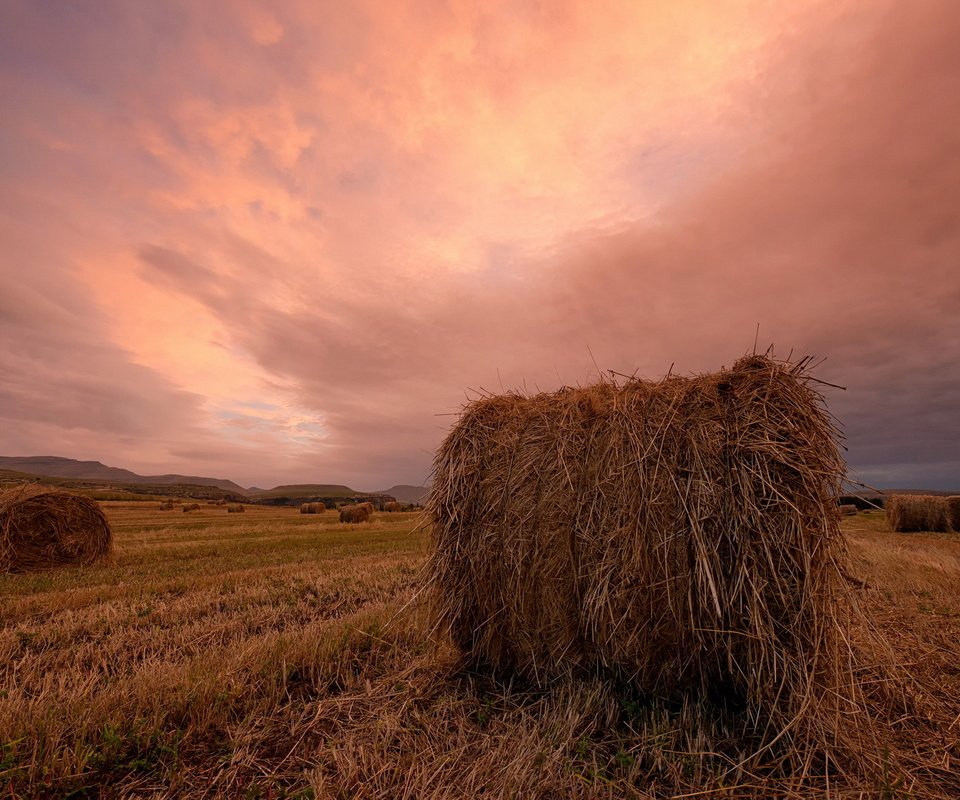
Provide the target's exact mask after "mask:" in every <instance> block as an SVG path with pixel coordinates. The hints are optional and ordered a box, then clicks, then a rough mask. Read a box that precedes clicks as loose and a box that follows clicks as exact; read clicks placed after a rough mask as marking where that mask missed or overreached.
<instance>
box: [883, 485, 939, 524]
mask: <svg viewBox="0 0 960 800" xmlns="http://www.w3.org/2000/svg"><path fill="white" fill-rule="evenodd" d="M884 508H885V509H886V514H887V522H889V523H890V529H891V530H894V531H897V532H899V533H916V532H919V531H931V532H933V533H945V532H947V531H949V530H950V529H951V525H950V504H949V502H948V499H947V498H946V497H937V496H936V495H925V494H895V495H893V496H891V497H888V498H887V502H886V503H885V504H884Z"/></svg>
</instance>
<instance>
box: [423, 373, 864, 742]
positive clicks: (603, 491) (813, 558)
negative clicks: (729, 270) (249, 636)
mask: <svg viewBox="0 0 960 800" xmlns="http://www.w3.org/2000/svg"><path fill="white" fill-rule="evenodd" d="M808 363H809V362H808V360H807V359H804V360H802V361H800V362H798V363H796V364H790V363H781V362H777V361H774V360H772V359H770V358H767V357H764V356H750V357H746V358H743V359H741V360H740V361H738V362H737V363H736V364H735V365H734V366H733V368H732V369H729V370H724V371H721V372H719V373H716V374H710V375H700V376H696V377H691V378H680V377H667V378H665V379H663V380H661V381H659V382H650V381H644V380H630V381H628V382H626V383H624V384H617V383H614V382H601V383H598V384H596V385H593V386H586V387H583V388H566V389H563V390H561V391H558V392H555V393H544V394H537V395H534V396H530V397H526V396H521V395H518V394H506V395H500V396H487V397H484V398H482V399H480V400H478V401H476V402H473V403H471V404H469V405H468V406H467V407H466V408H465V409H464V412H463V414H462V416H461V417H460V420H459V422H458V423H457V424H456V425H455V426H454V428H453V430H452V431H451V432H450V433H449V435H448V436H447V438H446V439H445V441H444V442H443V444H442V445H441V447H440V450H439V451H438V453H437V455H436V458H435V461H434V480H433V486H432V488H431V491H430V495H429V498H428V500H427V503H426V506H427V510H428V512H429V514H430V515H431V516H432V519H433V534H432V551H431V554H430V556H429V559H428V564H427V574H428V575H429V580H430V584H431V589H432V597H433V615H434V626H435V630H436V631H437V632H439V633H441V634H442V635H445V636H447V637H449V638H450V639H451V640H452V641H453V642H454V643H455V644H456V645H457V646H459V647H460V648H461V649H462V651H463V652H464V653H465V654H466V655H467V656H468V658H469V659H470V660H472V661H473V662H475V663H480V664H484V663H485V664H488V665H492V666H493V667H494V668H497V669H499V670H505V671H509V672H516V673H520V674H521V675H524V676H526V677H528V678H531V679H533V680H535V681H538V682H541V683H542V682H545V681H549V680H552V679H555V678H561V677H564V676H570V675H574V674H576V673H578V672H581V671H585V670H586V671H595V670H597V669H602V670H611V671H613V672H615V673H616V674H619V675H620V676H622V677H623V678H625V679H627V680H628V681H630V682H631V683H632V684H633V685H634V686H635V687H637V688H638V689H640V690H641V691H642V692H644V693H646V694H650V695H661V696H662V695H666V696H677V695H679V694H687V693H690V692H693V693H694V694H695V695H699V696H701V697H715V696H721V697H726V698H729V699H731V700H733V699H735V702H739V703H741V704H742V707H743V708H744V709H745V713H746V718H747V719H750V720H752V723H753V725H754V726H755V730H756V732H757V733H758V735H761V736H763V737H765V740H767V741H769V740H772V739H773V738H775V737H778V736H781V735H782V739H781V740H780V741H781V743H789V744H790V746H791V747H794V748H797V753H806V752H809V750H810V748H809V747H806V745H805V743H806V744H809V745H810V747H815V748H819V750H818V751H817V752H823V751H824V750H827V751H829V750H831V749H833V748H839V747H840V744H839V742H840V740H841V739H844V738H845V737H847V736H848V735H850V734H849V731H850V730H851V728H852V727H854V725H855V723H853V722H850V718H852V717H855V716H856V714H855V713H853V714H851V712H855V711H856V710H857V709H858V708H860V701H859V700H858V699H857V698H859V697H860V694H859V689H858V688H857V687H856V681H854V680H853V676H852V674H851V671H850V659H849V651H848V647H849V646H848V645H847V641H848V639H847V637H846V636H845V635H844V633H843V632H844V628H845V627H846V626H847V617H846V614H847V613H848V609H849V604H848V603H846V602H845V599H846V598H847V597H848V591H849V590H848V588H847V587H846V586H845V583H844V579H843V571H844V569H845V562H846V557H847V556H846V553H847V551H846V544H845V540H844V539H843V537H842V534H841V532H840V529H839V515H838V514H837V512H836V498H837V497H838V496H839V494H840V489H841V479H842V477H843V475H844V473H845V466H844V463H843V460H842V457H841V455H840V452H839V447H838V445H837V432H836V430H835V428H834V426H833V424H832V422H831V418H830V416H829V414H828V413H827V411H826V409H825V407H824V404H823V398H822V396H821V395H820V394H819V393H818V392H817V391H816V390H815V389H814V388H813V387H812V385H811V382H810V380H809V379H808V378H807V373H806V368H807V365H808ZM846 715H850V716H849V717H847V716H846Z"/></svg>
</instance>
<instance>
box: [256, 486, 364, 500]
mask: <svg viewBox="0 0 960 800" xmlns="http://www.w3.org/2000/svg"><path fill="white" fill-rule="evenodd" d="M361 494H366V492H358V491H357V490H356V489H351V488H350V487H349V486H341V485H339V484H336V483H295V484H289V485H286V486H274V487H273V488H272V489H261V490H260V491H258V492H250V493H249V495H250V498H251V499H253V500H269V499H271V498H273V497H348V496H352V495H361Z"/></svg>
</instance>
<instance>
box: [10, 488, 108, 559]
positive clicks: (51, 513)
mask: <svg viewBox="0 0 960 800" xmlns="http://www.w3.org/2000/svg"><path fill="white" fill-rule="evenodd" d="M112 547H113V534H112V533H111V531H110V525H109V524H108V523H107V518H106V517H105V516H104V515H103V511H101V510H100V506H99V505H97V503H96V501H94V500H91V499H89V498H87V497H80V496H79V495H75V494H70V493H69V492H61V491H54V490H50V489H44V488H42V487H39V486H32V485H29V484H28V485H24V486H22V487H20V488H17V489H10V490H8V491H5V492H2V493H0V572H32V571H34V570H40V569H47V568H49V567H57V566H62V565H66V564H94V563H96V562H98V561H102V560H104V559H106V558H108V557H109V556H110V553H111V550H112Z"/></svg>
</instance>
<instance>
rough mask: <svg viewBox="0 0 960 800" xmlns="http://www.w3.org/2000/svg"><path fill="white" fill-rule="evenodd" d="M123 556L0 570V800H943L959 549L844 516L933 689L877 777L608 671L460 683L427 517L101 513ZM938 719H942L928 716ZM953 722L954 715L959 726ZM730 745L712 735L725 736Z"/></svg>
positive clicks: (955, 694)
mask: <svg viewBox="0 0 960 800" xmlns="http://www.w3.org/2000/svg"><path fill="white" fill-rule="evenodd" d="M103 506H104V508H105V510H106V512H107V515H108V517H109V519H110V522H111V525H112V527H113V530H114V534H115V556H114V559H113V561H112V563H110V564H108V565H105V566H98V567H83V568H65V569H59V570H53V571H49V572H43V573H36V574H28V575H2V576H0V670H2V677H0V748H2V750H0V796H3V797H11V798H19V797H24V798H25V797H77V798H79V797H105V798H106V797H117V798H120V797H158V798H159V797H210V798H213V797H218V798H232V797H237V798H268V797H269V798H282V797H287V798H292V797H301V798H311V797H312V798H345V799H346V798H394V797H396V798H404V797H406V798H448V797H449V798H455V797H467V798H470V797H515V798H528V797H530V798H532V797H542V798H565V797H576V798H620V797H635V798H643V797H669V796H685V797H787V796H811V797H813V796H824V795H829V796H837V797H841V796H842V797H890V798H893V797H937V796H940V797H949V796H951V793H952V792H953V791H954V790H955V789H956V786H957V784H956V783H955V782H954V779H952V778H951V776H952V775H953V773H954V772H955V771H958V772H960V535H957V534H894V533H890V532H888V531H887V529H886V523H885V521H884V518H883V515H882V513H880V512H871V513H867V514H859V515H857V516H854V517H849V518H845V519H844V521H843V526H844V529H845V530H846V532H847V533H848V536H849V540H850V544H851V549H852V553H853V566H854V573H855V576H854V577H855V578H856V579H863V580H865V581H866V587H865V588H862V589H858V590H857V595H858V597H859V598H860V601H861V603H862V604H863V606H864V608H865V610H866V611H867V613H868V616H869V618H870V619H872V620H874V622H875V623H876V625H877V626H878V627H879V629H880V630H881V631H882V632H883V633H884V634H885V635H886V636H887V638H888V639H889V640H890V641H891V642H892V643H893V645H894V650H895V652H896V653H897V655H898V656H899V658H900V659H901V661H902V666H903V667H904V668H905V669H906V671H907V672H908V673H909V675H910V676H911V678H915V679H916V680H917V684H916V686H913V687H912V688H911V692H912V693H913V694H914V695H915V699H916V702H917V704H918V708H920V709H928V711H926V712H925V711H923V710H921V711H917V712H916V713H914V714H912V715H910V716H904V717H902V718H900V719H890V720H889V721H887V722H886V723H885V724H886V726H887V727H888V728H889V731H890V736H891V741H893V742H896V743H902V744H903V748H904V750H905V751H909V752H910V753H912V754H913V755H914V756H916V758H917V759H920V760H918V761H917V762H916V763H921V761H922V764H923V766H922V767H918V768H912V767H911V765H912V764H913V763H914V762H913V761H910V762H909V763H907V762H903V763H901V762H900V761H898V760H897V759H896V758H894V757H891V760H890V765H889V769H885V770H884V771H883V772H884V774H878V775H877V776H876V777H875V780H873V781H872V782H870V783H869V784H866V783H861V784H859V785H854V784H851V783H850V782H844V781H843V780H842V778H838V779H837V782H835V783H834V784H832V785H826V784H823V783H817V782H816V781H810V782H808V783H806V784H801V783H797V782H795V781H792V780H786V779H782V778H781V779H775V778H769V779H766V778H764V777H763V776H758V775H756V774H754V773H751V772H750V771H748V770H744V769H737V768H735V760H731V757H730V749H729V748H726V749H724V747H722V746H720V745H722V744H723V742H724V731H723V730H722V729H721V728H720V727H718V729H717V730H712V731H703V730H700V729H698V728H696V727H695V726H691V725H689V724H685V723H687V722H688V721H689V718H690V717H691V716H692V715H693V709H690V708H688V707H686V706H685V705H684V706H670V705H665V704H659V703H656V702H648V700H647V699H644V698H638V697H635V696H633V695H631V694H630V692H629V691H628V690H626V689H624V688H623V687H618V686H617V685H615V684H613V683H611V682H609V681H604V680H601V679H599V678H597V679H593V680H584V681H583V682H581V683H578V684H576V685H560V686H556V687H554V689H552V690H542V689H537V688H535V687H530V686H524V685H520V684H519V683H516V682H511V681H510V680H509V679H507V678H500V679H498V678H496V677H494V676H490V675H486V674H480V673H472V672H467V671H464V670H462V669H459V668H458V664H457V661H456V657H455V654H453V653H451V652H449V651H447V650H446V649H444V648H443V646H442V645H441V646H437V645H434V644H433V643H432V642H431V640H430V637H429V636H428V634H427V623H426V619H425V614H424V611H423V602H422V598H421V597H419V596H418V595H417V586H418V585H419V584H418V580H419V571H420V568H421V564H422V563H423V561H424V558H425V555H426V548H427V545H428V535H427V533H426V532H425V531H422V530H416V527H417V521H418V518H417V516H416V515H415V514H382V513H381V514H376V515H375V517H374V520H373V521H372V522H370V523H365V524H360V525H346V524H342V523H339V522H338V521H337V515H336V514H335V513H333V512H329V513H326V514H323V515H318V516H314V515H301V514H300V513H299V511H298V510H297V509H292V508H269V507H262V506H247V508H246V513H244V514H242V515H240V514H227V512H226V510H225V509H224V508H223V507H219V506H204V507H203V508H202V509H201V510H200V511H198V512H194V513H191V514H184V513H180V512H179V511H172V512H162V511H159V510H157V505H156V503H120V502H106V503H103ZM930 709H932V711H929V710H930ZM951 720H953V723H951ZM718 743H719V744H718ZM953 796H955V795H953Z"/></svg>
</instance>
